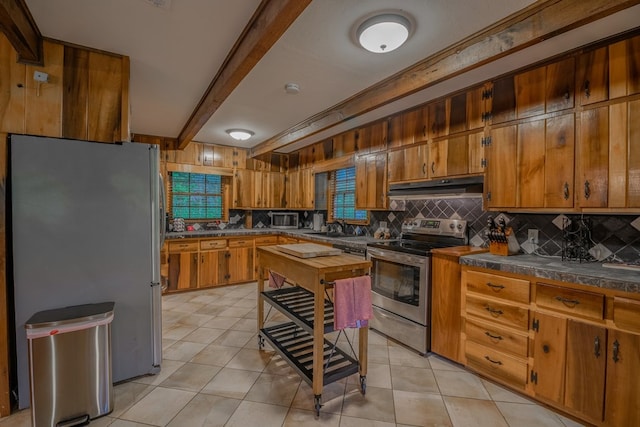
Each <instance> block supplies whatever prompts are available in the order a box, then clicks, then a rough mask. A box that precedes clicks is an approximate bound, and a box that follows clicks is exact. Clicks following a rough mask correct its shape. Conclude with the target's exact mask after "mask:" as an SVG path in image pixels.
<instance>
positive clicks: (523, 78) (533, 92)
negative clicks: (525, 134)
mask: <svg viewBox="0 0 640 427" xmlns="http://www.w3.org/2000/svg"><path fill="white" fill-rule="evenodd" d="M546 76H547V68H546V67H538V68H534V69H533V70H529V71H525V72H524V73H520V74H517V75H516V76H515V89H516V115H517V118H519V119H521V118H524V117H532V116H538V115H540V114H544V104H545V103H544V101H545V99H544V98H545V90H544V89H545V80H546Z"/></svg>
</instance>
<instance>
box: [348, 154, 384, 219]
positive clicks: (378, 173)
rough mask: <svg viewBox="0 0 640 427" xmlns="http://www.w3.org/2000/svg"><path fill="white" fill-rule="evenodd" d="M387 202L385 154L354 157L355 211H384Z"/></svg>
mask: <svg viewBox="0 0 640 427" xmlns="http://www.w3.org/2000/svg"><path fill="white" fill-rule="evenodd" d="M388 200H389V198H388V196H387V154H386V153H376V154H367V155H364V156H358V157H356V209H369V210H376V209H379V210H382V209H386V208H387V207H388V205H389V203H388Z"/></svg>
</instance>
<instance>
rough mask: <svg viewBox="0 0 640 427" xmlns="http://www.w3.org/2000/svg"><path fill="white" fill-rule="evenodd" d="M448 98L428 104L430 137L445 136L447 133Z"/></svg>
mask: <svg viewBox="0 0 640 427" xmlns="http://www.w3.org/2000/svg"><path fill="white" fill-rule="evenodd" d="M449 103H450V100H449V99H446V100H442V101H437V102H434V103H431V104H429V106H428V107H427V108H428V109H429V131H430V132H431V134H430V135H431V138H437V137H439V136H445V135H447V134H448V133H449V107H448V104H449Z"/></svg>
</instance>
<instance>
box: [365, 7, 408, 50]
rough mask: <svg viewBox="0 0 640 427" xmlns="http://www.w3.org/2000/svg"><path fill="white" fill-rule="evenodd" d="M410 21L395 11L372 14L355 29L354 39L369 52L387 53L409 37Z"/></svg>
mask: <svg viewBox="0 0 640 427" xmlns="http://www.w3.org/2000/svg"><path fill="white" fill-rule="evenodd" d="M410 32H411V21H410V20H409V19H408V18H407V17H406V16H403V15H401V14H399V13H396V12H388V13H381V14H378V15H374V16H372V17H370V18H368V19H366V20H365V21H363V22H362V23H361V24H360V25H358V29H357V30H356V40H357V41H358V43H359V44H360V46H362V47H363V48H365V49H367V50H368V51H369V52H374V53H387V52H391V51H394V50H396V49H397V48H399V47H400V46H402V45H403V44H404V42H406V41H407V39H408V38H409V34H410Z"/></svg>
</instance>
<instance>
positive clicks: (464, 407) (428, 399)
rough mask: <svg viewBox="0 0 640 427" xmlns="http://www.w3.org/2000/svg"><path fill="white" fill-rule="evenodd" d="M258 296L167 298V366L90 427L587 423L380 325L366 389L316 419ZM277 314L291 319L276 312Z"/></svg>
mask: <svg viewBox="0 0 640 427" xmlns="http://www.w3.org/2000/svg"><path fill="white" fill-rule="evenodd" d="M256 294H257V292H256V285H255V284H247V285H239V286H230V287H224V288H218V289H211V290H202V291H196V292H189V293H182V294H173V295H167V296H164V297H163V349H164V353H163V356H164V357H163V358H164V361H163V365H162V371H161V372H160V373H159V374H158V375H155V376H147V377H142V378H136V379H133V380H131V381H127V382H124V383H122V384H118V385H116V386H115V387H114V410H113V412H112V413H111V414H109V415H108V416H105V417H102V418H99V419H96V420H94V421H93V422H91V426H95V427H102V426H112V427H136V426H149V425H151V426H170V427H191V426H199V427H213V426H227V427H253V426H260V427H271V426H274V427H280V426H296V427H297V426H326V427H332V426H341V427H391V426H399V427H401V426H453V427H467V426H473V427H476V426H488V427H498V426H511V427H528V426H532V427H533V426H535V427H539V426H551V427H575V426H579V425H581V424H578V423H575V422H574V421H572V420H569V419H568V418H565V417H563V416H562V415H559V414H556V413H554V412H552V411H550V410H548V409H546V408H544V407H542V406H540V405H536V404H535V403H533V402H532V401H530V400H528V399H526V398H523V397H521V396H520V395H517V394H515V393H512V392H510V391H508V390H506V389H505V388H503V387H500V386H498V385H495V384H493V383H491V382H488V381H485V380H483V379H481V378H479V377H478V376H476V375H474V374H472V373H469V372H468V371H466V370H465V369H463V368H461V367H460V366H459V365H456V364H454V363H451V362H449V361H447V360H445V359H443V358H440V357H438V356H435V355H429V356H428V357H423V356H420V355H418V354H417V353H415V352H413V351H411V350H408V349H407V348H405V347H403V346H401V345H399V344H397V343H395V342H392V341H390V340H387V339H386V338H385V337H383V336H382V335H380V334H378V333H376V332H375V331H371V332H370V334H369V367H368V374H367V388H366V395H365V396H363V395H362V394H361V393H360V391H359V387H358V383H359V381H358V376H357V374H356V375H354V376H353V377H350V378H347V379H344V380H342V381H338V382H335V383H332V384H329V385H327V386H325V387H324V389H323V392H322V400H323V407H322V409H321V413H320V417H319V418H316V417H315V412H314V410H313V393H312V390H311V387H310V386H309V385H307V383H306V382H304V381H302V380H301V379H300V377H299V376H298V375H297V374H296V373H295V372H294V371H293V370H292V369H291V368H290V367H289V366H288V364H287V363H285V362H284V361H283V360H282V359H281V358H280V356H278V355H277V354H275V353H274V352H273V351H271V350H269V349H268V348H267V350H266V351H259V350H258V341H257V336H256V297H257V295H256ZM270 319H274V320H275V321H278V320H281V319H284V318H283V317H282V315H281V314H280V313H277V312H276V311H275V310H274V311H273V312H272V313H271V317H270ZM350 334H351V336H352V338H357V333H355V331H350ZM340 343H341V344H340V345H341V347H342V346H343V345H342V344H343V342H342V340H341V341H340ZM356 348H357V347H356ZM29 417H30V413H29V410H26V411H22V412H19V413H17V414H14V415H12V416H10V417H7V418H4V419H1V420H0V425H1V426H2V427H13V426H20V427H22V426H29V425H30V418H29Z"/></svg>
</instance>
